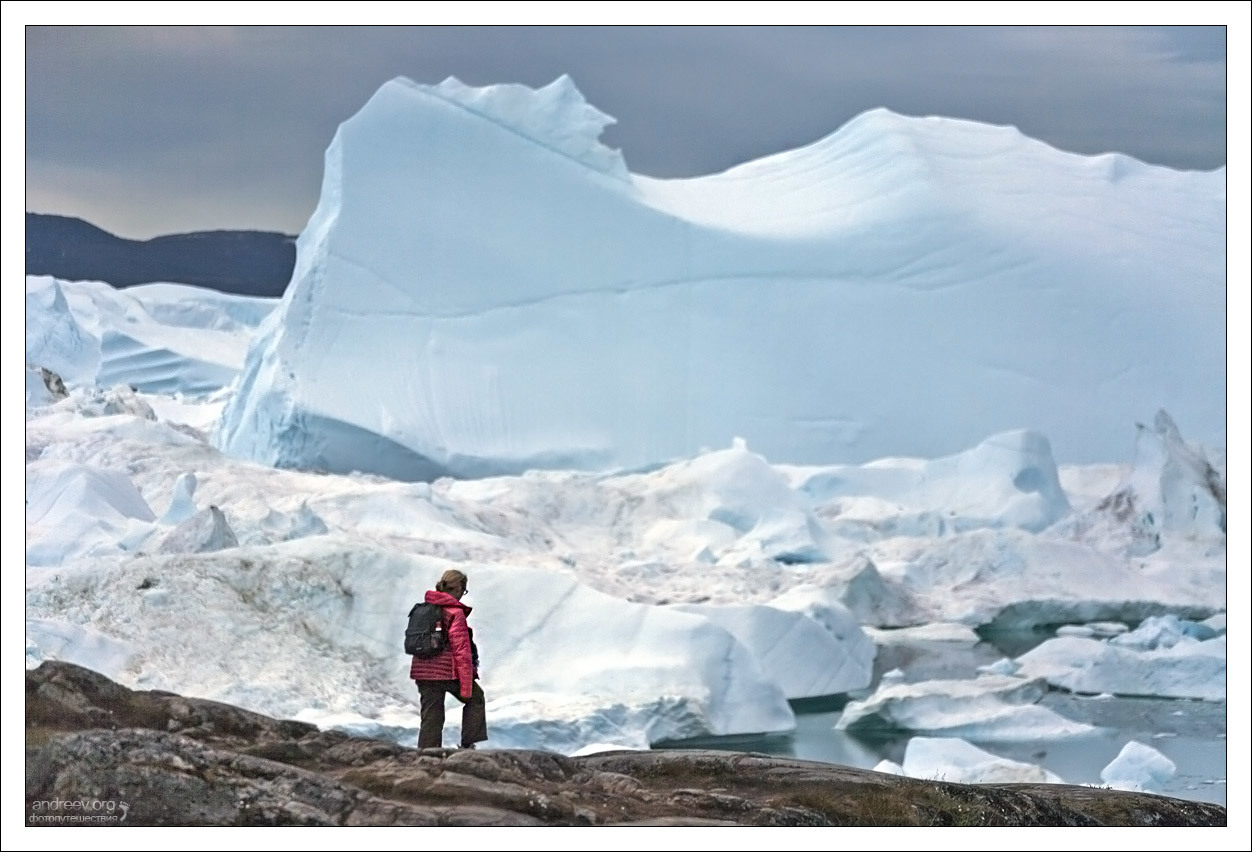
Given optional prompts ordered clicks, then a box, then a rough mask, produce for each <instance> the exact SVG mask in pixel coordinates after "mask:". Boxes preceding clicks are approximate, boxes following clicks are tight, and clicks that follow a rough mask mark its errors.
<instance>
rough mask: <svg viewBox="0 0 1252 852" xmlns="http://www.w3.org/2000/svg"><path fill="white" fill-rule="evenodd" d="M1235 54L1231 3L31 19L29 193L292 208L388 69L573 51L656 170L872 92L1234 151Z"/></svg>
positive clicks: (792, 135)
mask: <svg viewBox="0 0 1252 852" xmlns="http://www.w3.org/2000/svg"><path fill="white" fill-rule="evenodd" d="M1225 56H1226V40H1225V32H1224V30H1223V28H1221V27H1200V28H1195V27H1186V28H1182V27H1179V28H1146V27H1130V28H1124V27H1089V28H1068V27H943V28H928V27H673V28H666V27H220V28H219V27H175V28H161V27H72V28H56V27H51V28H49V27H32V28H28V30H27V37H26V72H27V74H26V96H27V107H26V140H27V166H28V174H27V194H28V206H31V209H34V206H33V205H34V204H36V203H48V204H52V203H57V204H64V203H71V200H72V199H73V198H74V197H75V192H76V190H75V186H74V183H75V180H77V181H78V182H79V183H80V184H81V186H80V187H79V189H78V190H77V192H78V197H79V199H80V201H79V203H78V204H77V206H76V207H75V206H74V205H73V204H72V203H71V208H73V209H61V210H44V211H41V212H64V213H68V214H71V215H85V214H84V213H82V212H79V211H82V210H87V209H91V210H93V211H100V210H108V209H113V210H115V211H116V212H114V213H111V214H109V215H107V216H105V217H104V218H103V219H99V220H93V221H97V224H100V225H102V226H103V227H108V228H110V229H115V230H117V231H118V232H121V233H125V234H126V235H128V236H147V235H150V234H154V233H166V232H169V230H171V229H180V230H186V229H192V228H204V227H257V226H259V225H258V224H257V221H258V218H259V217H265V219H266V221H269V222H270V224H269V225H268V227H271V228H275V229H280V230H287V231H295V230H299V228H300V227H302V225H303V223H304V221H305V220H306V219H307V217H308V215H309V213H311V212H312V208H313V204H314V203H315V201H316V196H317V192H318V186H319V183H320V178H321V168H322V153H323V151H324V149H325V147H326V145H327V143H328V142H329V141H330V138H331V136H332V135H333V133H334V130H335V127H336V126H337V125H338V124H339V123H340V122H341V121H343V120H345V119H346V118H348V117H349V116H350V115H351V114H352V113H354V112H355V111H356V110H357V109H359V108H360V106H361V105H362V104H363V103H364V102H365V100H367V99H368V98H369V96H370V95H371V94H372V93H373V92H374V91H375V90H376V89H377V87H378V86H379V85H381V84H382V83H383V82H385V81H386V80H388V79H390V78H392V77H395V76H407V77H410V78H412V79H414V80H416V81H418V82H421V83H437V82H439V81H440V80H442V79H444V78H445V77H448V76H455V77H458V78H459V79H461V80H462V81H464V82H466V83H469V84H473V85H483V84H488V83H496V82H521V83H526V84H528V85H533V86H538V85H543V84H546V83H548V82H551V81H552V80H553V79H555V78H556V77H557V76H559V75H560V74H564V73H568V74H569V75H570V76H571V77H572V78H573V79H574V81H575V82H576V83H577V85H578V86H579V88H580V89H581V90H582V91H583V93H584V94H585V95H586V96H587V98H588V100H589V101H590V102H591V103H593V104H595V105H596V106H597V107H598V108H600V109H601V110H603V111H605V112H607V113H609V114H610V115H613V116H615V117H616V118H617V120H618V124H617V125H616V126H614V127H611V128H609V129H608V131H606V133H605V135H604V141H605V142H606V144H610V145H612V146H614V147H619V148H621V149H622V150H623V153H624V155H625V157H626V160H627V163H628V164H629V165H630V167H631V168H632V169H633V170H635V171H637V172H640V173H644V174H649V175H654V176H658V177H676V176H690V175H696V174H704V173H709V172H715V171H720V170H723V169H725V168H728V167H730V166H732V165H735V164H737V163H739V162H743V161H744V160H747V159H751V158H754V157H759V156H763V155H766V154H770V153H774V152H776V151H779V150H784V149H787V148H791V147H795V146H798V145H803V144H807V143H808V142H811V141H813V140H815V139H817V138H820V137H822V136H824V135H826V134H828V133H830V132H832V131H834V130H836V129H837V128H838V127H839V126H841V125H842V124H843V123H845V122H846V121H847V120H849V119H850V118H852V117H854V116H855V115H857V114H858V113H860V112H862V111H864V110H866V109H869V108H872V107H876V106H886V107H888V108H890V109H894V110H896V111H898V112H902V113H905V114H910V115H949V116H953V117H958V118H968V119H973V120H978V121H988V122H992V123H997V124H1013V125H1015V126H1017V127H1019V128H1020V129H1021V130H1022V131H1023V132H1024V133H1027V134H1028V135H1031V136H1034V137H1036V138H1039V139H1042V140H1043V141H1046V142H1048V143H1049V144H1052V145H1054V146H1056V147H1059V148H1062V149H1066V150H1073V151H1077V152H1080V153H1100V152H1102V151H1108V150H1118V151H1122V152H1125V153H1128V154H1131V155H1132V156H1136V157H1139V158H1140V159H1144V160H1147V161H1149V162H1153V163H1160V164H1164V165H1170V166H1174V167H1176V168H1204V169H1209V168H1215V167H1218V166H1220V165H1223V164H1224V163H1225V161H1226V150H1225V129H1226V89H1225V79H1226V78H1225V73H1226V62H1225ZM70 175H76V176H77V177H76V178H71V177H69V176H70ZM41 199H47V200H46V201H41ZM231 199H234V201H233V202H232V201H231ZM100 215H103V214H100ZM123 222H125V223H126V224H125V226H123V225H122V224H120V223H123ZM244 222H247V223H248V224H246V225H245V224H242V223H244Z"/></svg>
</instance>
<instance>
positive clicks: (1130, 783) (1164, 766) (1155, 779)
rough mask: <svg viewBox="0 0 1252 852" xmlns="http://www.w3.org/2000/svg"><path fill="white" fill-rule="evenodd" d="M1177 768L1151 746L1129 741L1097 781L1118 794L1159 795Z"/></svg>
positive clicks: (1102, 771) (1101, 772) (1101, 771)
mask: <svg viewBox="0 0 1252 852" xmlns="http://www.w3.org/2000/svg"><path fill="white" fill-rule="evenodd" d="M1177 770H1178V767H1177V766H1176V765H1175V764H1174V762H1173V761H1172V760H1170V759H1169V758H1168V757H1166V756H1165V755H1163V754H1161V753H1160V752H1159V751H1157V750H1156V749H1154V748H1152V747H1151V746H1146V745H1144V744H1143V743H1141V742H1138V741H1137V740H1131V741H1130V742H1128V743H1126V745H1124V746H1123V747H1122V750H1121V752H1119V753H1118V755H1117V757H1115V758H1113V761H1112V762H1111V763H1110V764H1109V765H1108V766H1106V767H1104V768H1103V769H1102V770H1100V780H1101V781H1103V782H1104V783H1105V784H1108V785H1109V786H1110V787H1115V788H1117V789H1119V790H1139V791H1143V792H1155V791H1159V790H1160V789H1161V788H1162V787H1163V786H1164V785H1165V784H1166V783H1167V782H1168V781H1169V779H1171V778H1173V777H1174V774H1175V773H1176V772H1177Z"/></svg>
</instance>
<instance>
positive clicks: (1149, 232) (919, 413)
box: [215, 77, 1226, 480]
mask: <svg viewBox="0 0 1252 852" xmlns="http://www.w3.org/2000/svg"><path fill="white" fill-rule="evenodd" d="M611 120H612V119H610V118H609V117H608V116H605V115H603V114H602V113H600V112H599V111H597V110H595V109H594V108H593V107H591V106H590V105H588V104H587V103H586V102H585V101H584V100H583V98H582V96H581V94H580V93H579V92H578V91H577V89H576V88H575V86H574V84H573V83H572V82H571V81H570V80H569V79H568V78H565V77H562V78H560V79H558V80H557V81H555V82H554V83H552V84H551V85H549V86H547V87H544V88H542V89H538V90H531V89H529V88H527V87H524V86H516V85H506V86H493V87H487V88H484V89H473V88H470V87H466V86H464V85H462V84H460V83H458V82H457V81H455V80H453V79H449V80H448V81H445V82H444V83H443V84H440V85H439V86H424V85H417V84H414V83H412V82H410V81H408V80H404V79H396V80H393V81H391V82H389V83H386V84H384V85H383V86H382V87H381V88H380V89H379V90H378V92H377V93H376V94H375V95H374V96H373V97H372V98H371V99H370V100H369V102H368V103H367V104H366V105H365V106H364V107H363V108H362V109H361V110H360V111H359V112H358V113H357V114H356V115H355V116H353V117H352V118H350V119H349V120H347V121H346V122H344V123H343V124H342V125H341V126H340V128H339V130H338V132H337V133H336V135H335V137H334V140H333V141H332V142H331V144H330V147H329V148H328V150H327V152H326V160H325V173H324V177H323V184H322V194H321V198H320V201H319V204H318V206H317V209H316V211H315V212H314V214H313V216H312V218H311V219H310V221H309V223H308V226H307V227H306V228H305V229H304V231H303V233H302V234H301V235H300V239H299V242H298V245H297V262H296V268H295V271H294V273H293V278H292V283H291V285H290V286H289V288H288V290H287V292H286V294H285V296H284V298H283V301H282V304H281V306H280V308H279V310H277V311H275V312H274V314H272V315H271V317H270V318H269V320H268V321H267V322H266V323H265V325H264V327H263V332H262V333H261V334H260V335H259V336H258V337H257V338H256V340H255V341H254V342H253V345H252V347H251V349H250V350H249V353H248V356H247V362H246V365H245V367H244V371H243V374H242V377H241V381H240V383H239V387H238V392H237V393H236V395H235V396H234V397H233V398H232V400H231V402H230V403H229V405H228V406H227V407H226V409H225V412H224V419H223V421H222V423H221V426H220V429H219V430H218V432H217V434H216V438H215V440H216V442H217V445H218V446H219V447H221V448H223V449H224V450H225V451H227V452H229V453H230V454H232V455H235V456H238V457H240V458H246V459H251V460H255V461H258V462H262V463H265V464H270V465H276V466H280V467H294V468H302V469H313V470H326V471H340V472H346V471H350V470H361V471H368V472H375V473H381V474H384V475H387V476H390V477H395V478H403V479H426V480H429V479H433V478H435V477H437V476H439V475H441V474H448V473H450V474H454V475H457V476H486V475H493V474H506V473H520V472H522V471H524V470H527V469H532V468H563V469H581V470H595V471H607V470H621V469H639V468H644V467H648V466H652V465H656V464H660V463H665V462H668V461H672V460H676V459H682V458H689V457H691V456H692V455H694V454H696V453H698V452H700V451H701V450H702V449H705V448H716V447H725V446H728V445H729V444H730V443H731V440H732V439H733V438H734V437H736V436H742V437H744V438H745V439H747V441H748V443H749V444H750V445H751V446H752V447H753V448H754V449H755V450H756V451H758V452H760V453H762V454H764V455H765V456H766V457H767V458H769V459H771V460H773V461H774V462H778V463H782V462H786V463H794V464H834V463H863V462H866V461H870V460H872V459H877V458H883V457H888V456H897V455H908V456H916V457H923V458H934V457H936V456H943V455H950V454H952V453H955V452H958V451H960V450H964V449H966V448H968V447H971V446H973V445H974V444H976V443H977V442H978V441H981V440H982V439H983V438H985V437H986V436H988V435H992V434H997V433H1003V432H1008V431H1011V430H1018V429H1031V430H1037V431H1038V432H1040V433H1042V434H1045V435H1047V436H1048V437H1049V439H1050V440H1051V441H1052V443H1053V446H1054V447H1055V448H1056V452H1057V454H1058V457H1059V458H1061V459H1063V460H1064V461H1065V462H1067V463H1069V462H1104V461H1110V460H1112V459H1115V458H1119V457H1120V455H1121V453H1122V452H1123V448H1124V434H1125V428H1126V424H1127V423H1128V422H1133V421H1134V420H1136V419H1142V418H1144V417H1147V416H1150V415H1151V413H1153V412H1155V411H1156V410H1158V409H1159V408H1166V409H1168V410H1169V411H1170V412H1171V413H1172V414H1173V415H1174V416H1175V417H1177V418H1178V420H1179V422H1180V423H1181V424H1182V426H1183V429H1184V431H1185V432H1186V433H1187V434H1189V435H1191V436H1192V437H1193V438H1194V439H1197V440H1199V441H1201V442H1202V443H1206V444H1210V445H1224V444H1225V383H1224V381H1223V378H1222V377H1224V375H1225V360H1226V351H1225V349H1226V337H1225V320H1224V318H1225V298H1226V282H1225V263H1224V258H1225V239H1226V234H1225V204H1226V191H1225V181H1226V175H1225V170H1224V169H1220V170H1217V171H1215V172H1210V173H1196V172H1178V171H1174V170H1170V169H1167V168H1162V167H1156V166H1151V165H1147V164H1144V163H1140V162H1137V161H1135V160H1132V159H1130V158H1128V157H1125V156H1122V155H1119V154H1108V155H1101V156H1097V157H1086V156H1078V155H1074V154H1068V153H1065V152H1061V151H1057V150H1055V149H1052V148H1049V147H1048V146H1046V145H1044V144H1042V143H1039V142H1037V141H1035V140H1032V139H1029V138H1026V137H1024V136H1022V135H1021V134H1020V133H1019V132H1017V131H1016V130H1015V129H1013V128H1008V127H992V126H986V125H981V124H977V123H973V122H966V121H958V120H953V119H943V118H909V117H905V116H900V115H896V114H893V113H891V112H889V111H886V110H881V109H879V110H872V111H870V112H867V113H865V114H863V115H861V116H859V117H857V118H855V119H854V120H852V121H851V122H849V123H848V124H847V125H845V126H844V127H842V128H840V129H839V130H838V131H836V132H835V133H832V134H831V135H830V136H827V137H826V138H824V139H821V140H818V141H817V142H814V143H813V144H811V145H808V146H806V147H803V148H800V149H797V150H794V151H787V152H784V153H781V154H777V155H774V156H771V157H767V158H764V159H761V160H758V161H754V162H751V163H746V164H744V165H742V166H739V167H736V168H733V169H730V170H728V171H726V172H724V173H721V174H716V175H710V176H706V177H700V178H693V179H687V180H665V181H662V180H655V179H651V178H646V177H643V176H640V175H633V174H631V173H630V172H629V171H628V169H627V168H626V166H625V163H624V160H623V159H622V157H621V155H620V154H619V153H618V152H616V151H611V150H609V149H606V148H604V147H603V146H602V145H601V144H600V143H599V142H598V135H599V133H600V131H601V130H602V129H603V127H604V126H605V125H606V124H607V123H609V122H610V121H611Z"/></svg>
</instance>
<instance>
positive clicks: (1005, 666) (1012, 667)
mask: <svg viewBox="0 0 1252 852" xmlns="http://www.w3.org/2000/svg"><path fill="white" fill-rule="evenodd" d="M1020 668H1021V666H1019V665H1018V664H1017V663H1015V662H1014V661H1013V660H1010V659H1009V658H1008V657H1001V658H1000V659H998V660H996V661H995V662H994V663H988V664H987V665H985V666H979V667H978V669H977V671H978V673H979V674H988V675H1015V674H1017V672H1018V670H1019V669H1020Z"/></svg>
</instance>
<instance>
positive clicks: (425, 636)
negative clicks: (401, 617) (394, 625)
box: [404, 603, 448, 659]
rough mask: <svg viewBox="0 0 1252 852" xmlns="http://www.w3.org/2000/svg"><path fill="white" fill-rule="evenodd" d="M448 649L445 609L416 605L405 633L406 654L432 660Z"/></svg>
mask: <svg viewBox="0 0 1252 852" xmlns="http://www.w3.org/2000/svg"><path fill="white" fill-rule="evenodd" d="M447 647H448V634H447V631H445V630H444V629H443V607H441V606H439V604H432V603H417V604H414V605H413V608H412V609H411V610H409V626H408V628H407V629H406V630H405V631H404V653H406V654H411V655H413V656H414V657H421V658H422V659H430V658H431V657H437V656H439V655H440V654H441V653H443V650H444V648H447Z"/></svg>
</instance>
